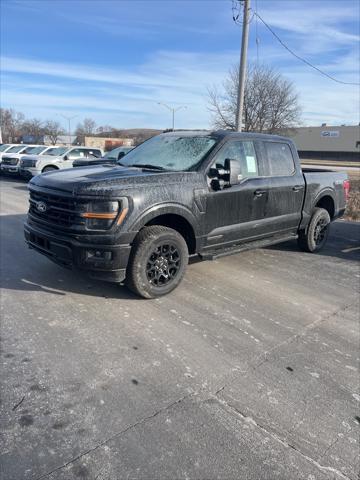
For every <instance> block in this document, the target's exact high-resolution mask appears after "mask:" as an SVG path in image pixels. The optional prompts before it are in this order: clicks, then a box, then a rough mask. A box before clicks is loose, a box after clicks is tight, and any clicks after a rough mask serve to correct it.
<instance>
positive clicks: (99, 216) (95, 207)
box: [81, 201, 128, 230]
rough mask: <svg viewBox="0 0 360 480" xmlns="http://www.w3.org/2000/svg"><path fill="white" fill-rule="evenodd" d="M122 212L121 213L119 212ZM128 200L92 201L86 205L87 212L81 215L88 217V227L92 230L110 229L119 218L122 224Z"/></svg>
mask: <svg viewBox="0 0 360 480" xmlns="http://www.w3.org/2000/svg"><path fill="white" fill-rule="evenodd" d="M120 210H121V213H120V215H119V212H120ZM127 211H128V209H127V201H125V202H118V201H114V202H91V203H88V204H87V205H86V212H84V213H82V214H81V216H82V217H83V218H86V227H87V228H88V229H90V230H108V229H109V228H111V227H112V225H113V223H114V222H115V220H116V218H117V217H119V218H117V224H118V225H120V224H121V223H122V221H123V220H124V218H125V216H126V214H127Z"/></svg>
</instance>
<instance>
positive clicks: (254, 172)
mask: <svg viewBox="0 0 360 480" xmlns="http://www.w3.org/2000/svg"><path fill="white" fill-rule="evenodd" d="M227 158H229V159H231V160H237V161H238V162H239V163H240V166H241V175H242V178H248V177H258V176H259V168H258V161H257V157H256V152H255V148H254V143H253V142H251V141H239V142H228V143H226V144H225V145H224V146H223V148H222V149H221V150H220V152H219V153H218V154H217V156H216V162H215V163H216V167H217V168H224V163H225V160H226V159H227Z"/></svg>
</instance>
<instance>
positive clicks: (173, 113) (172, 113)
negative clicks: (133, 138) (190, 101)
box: [158, 102, 187, 131]
mask: <svg viewBox="0 0 360 480" xmlns="http://www.w3.org/2000/svg"><path fill="white" fill-rule="evenodd" d="M158 105H162V106H163V107H165V108H167V109H168V110H170V112H171V115H172V130H173V131H174V130H175V112H177V111H178V110H181V109H182V108H187V107H186V106H185V105H181V106H180V107H178V108H173V107H170V106H169V105H167V104H166V103H162V102H158Z"/></svg>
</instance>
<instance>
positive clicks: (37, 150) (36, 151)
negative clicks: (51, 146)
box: [24, 146, 46, 155]
mask: <svg viewBox="0 0 360 480" xmlns="http://www.w3.org/2000/svg"><path fill="white" fill-rule="evenodd" d="M45 148H46V147H44V146H39V147H28V148H27V149H26V150H25V151H24V153H31V155H38V154H39V153H41V152H43V151H44V150H45Z"/></svg>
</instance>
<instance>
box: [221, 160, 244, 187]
mask: <svg viewBox="0 0 360 480" xmlns="http://www.w3.org/2000/svg"><path fill="white" fill-rule="evenodd" d="M224 167H225V170H227V173H228V176H229V177H228V178H229V184H230V185H237V184H238V183H240V181H241V179H242V175H241V165H240V163H239V162H238V161H237V160H233V159H231V158H227V159H226V160H225V163H224Z"/></svg>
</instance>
